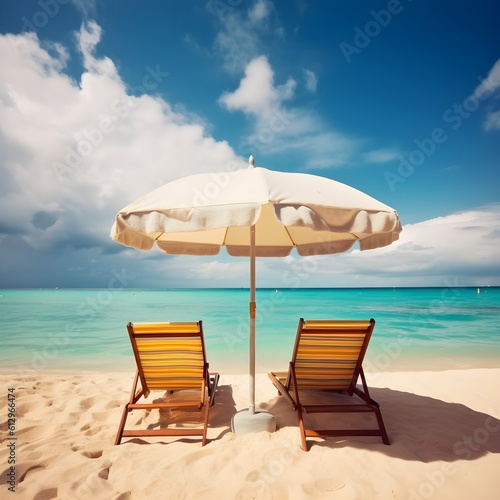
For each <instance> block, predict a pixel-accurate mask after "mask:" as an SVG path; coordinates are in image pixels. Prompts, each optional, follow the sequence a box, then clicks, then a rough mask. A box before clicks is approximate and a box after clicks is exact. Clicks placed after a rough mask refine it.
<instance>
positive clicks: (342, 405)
mask: <svg viewBox="0 0 500 500" xmlns="http://www.w3.org/2000/svg"><path fill="white" fill-rule="evenodd" d="M374 327H375V320H374V319H371V320H370V321H352V320H348V321H333V320H332V321H325V320H313V321H304V320H303V319H302V318H301V319H300V321H299V326H298V330H297V337H296V339H295V347H294V350H293V354H292V361H291V362H290V365H289V369H288V372H271V373H269V374H268V375H269V378H270V379H271V381H272V382H273V384H274V385H275V386H276V388H277V389H278V391H279V394H280V395H282V396H284V397H285V398H286V400H287V401H288V402H289V403H290V404H291V405H292V407H293V409H294V410H295V411H296V412H297V417H298V420H299V430H300V435H301V445H302V449H303V450H305V451H307V442H306V438H308V437H319V436H380V437H381V438H382V441H383V442H384V444H389V439H388V437H387V432H386V430H385V426H384V421H383V420H382V414H381V413H380V408H379V405H378V403H377V402H376V401H374V400H373V399H372V398H371V397H370V393H369V391H368V386H367V385H366V379H365V375H364V373H363V367H362V363H363V358H364V356H365V353H366V349H367V348H368V343H369V342H370V337H371V335H372V332H373V328H374ZM358 377H360V378H361V388H360V387H358V386H357V382H358ZM343 391H345V393H346V394H348V395H349V396H354V395H356V396H359V399H358V398H355V399H356V401H355V402H353V403H351V400H350V399H349V398H347V403H346V402H345V399H346V398H345V397H342V400H343V401H342V402H339V401H338V399H339V395H336V396H337V397H335V396H334V395H329V396H328V397H327V398H326V400H325V398H324V397H323V398H321V399H322V401H321V402H318V400H319V399H320V396H325V395H327V394H328V393H331V392H343ZM311 395H313V396H315V398H313V400H312V401H311V402H310V403H304V402H303V400H305V399H309V400H310V399H311V398H310V397H308V396H311ZM330 396H331V397H330ZM301 397H302V400H301ZM335 400H337V401H335ZM335 412H343V413H350V412H372V413H374V414H375V417H376V420H377V428H376V429H366V428H363V429H357V428H356V429H352V428H350V429H308V428H306V425H305V422H304V413H305V414H308V413H335Z"/></svg>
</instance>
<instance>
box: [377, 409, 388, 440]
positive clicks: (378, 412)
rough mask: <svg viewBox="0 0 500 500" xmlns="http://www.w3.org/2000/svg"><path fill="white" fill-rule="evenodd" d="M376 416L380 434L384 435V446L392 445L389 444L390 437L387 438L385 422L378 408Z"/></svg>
mask: <svg viewBox="0 0 500 500" xmlns="http://www.w3.org/2000/svg"><path fill="white" fill-rule="evenodd" d="M375 415H376V416H377V422H378V427H379V429H380V432H381V433H382V441H383V443H384V444H391V443H390V442H389V437H388V436H387V431H386V430H385V425H384V420H383V419H382V413H381V412H380V408H378V407H377V409H376V410H375Z"/></svg>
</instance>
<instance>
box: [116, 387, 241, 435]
mask: <svg viewBox="0 0 500 500" xmlns="http://www.w3.org/2000/svg"><path fill="white" fill-rule="evenodd" d="M168 398H169V395H168V394H166V393H165V394H164V395H162V396H161V397H157V398H156V399H155V400H154V402H155V403H161V402H164V401H166V400H167V399H168ZM236 411H237V410H236V403H235V401H234V399H233V388H232V387H231V386H230V385H219V386H218V387H217V391H216V393H215V400H214V404H213V406H212V407H211V408H210V417H209V422H208V430H209V437H208V440H207V443H210V441H214V440H217V439H220V438H221V437H222V436H224V435H225V434H227V433H228V432H230V426H231V418H232V416H233V415H234V414H235V413H236ZM150 413H151V412H150V410H148V411H146V412H145V413H144V414H143V415H144V418H147V417H148V416H149V414H150ZM201 420H202V415H200V414H198V413H195V412H190V411H172V410H168V409H161V410H159V412H158V420H156V421H155V422H152V423H150V424H149V425H148V427H147V428H148V429H159V428H162V427H167V426H169V425H172V424H175V425H177V426H180V427H194V426H199V425H201ZM215 429H220V432H219V434H218V435H217V436H215V435H214V430H215ZM173 441H179V442H193V439H189V438H181V437H172V438H170V439H169V441H165V439H159V440H157V441H156V442H163V443H168V442H173ZM124 442H127V443H135V444H151V440H145V439H142V438H129V439H127V440H126V441H124Z"/></svg>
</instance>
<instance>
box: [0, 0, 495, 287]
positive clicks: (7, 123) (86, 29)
mask: <svg viewBox="0 0 500 500" xmlns="http://www.w3.org/2000/svg"><path fill="white" fill-rule="evenodd" d="M499 22H500V5H499V4H498V2H495V1H492V0H490V1H486V0H484V1H479V2H475V3H472V2H456V1H452V0H444V1H440V2H433V1H431V0H427V1H425V0H421V1H418V2H417V1H411V0H388V1H387V0H386V1H373V2H352V1H347V0H345V1H340V0H339V1H335V2H330V1H326V0H325V1H314V2H313V1H306V0H290V1H287V2H285V1H275V2H272V1H270V0H204V1H197V0H193V1H190V2H165V1H160V0H149V1H143V2H139V1H131V0H120V1H119V0H107V1H99V0H95V1H84V0H79V1H76V0H74V1H69V0H45V1H44V0H38V1H29V0H27V1H23V2H13V1H3V2H1V3H0V54H1V55H0V58H1V61H2V64H1V67H0V145H1V146H0V147H1V151H2V153H1V155H0V176H1V179H2V182H1V184H0V255H1V261H0V287H56V286H60V287H107V286H111V285H110V283H114V284H116V283H117V282H118V283H120V285H119V286H123V287H130V288H144V287H153V288H157V287H159V288H170V287H192V286H205V287H211V286H215V287H223V286H236V287H240V286H243V287H245V286H248V262H247V261H246V259H236V258H230V257H228V256H227V255H226V254H225V251H224V250H223V251H222V252H221V254H220V256H218V257H216V258H214V257H210V258H209V257H206V258H194V257H187V256H186V257H182V256H179V257H169V256H165V255H162V254H160V253H159V252H156V251H152V252H147V253H143V252H138V251H133V250H130V249H126V248H124V247H122V246H120V245H118V244H116V243H114V242H112V241H111V240H110V239H109V230H110V228H111V225H112V223H113V220H114V216H115V214H116V212H117V211H118V210H119V209H121V208H122V207H124V206H125V205H127V204H128V203H129V202H130V201H132V200H133V199H135V198H136V197H138V196H140V195H142V194H144V193H146V192H148V191H150V190H152V189H154V188H155V187H157V186H159V185H161V184H162V183H164V182H168V181H169V180H173V179H175V178H178V177H181V176H184V175H188V174H192V173H197V172H209V171H221V170H222V171H223V170H224V168H225V167H226V166H227V165H228V164H230V163H231V162H234V161H244V162H246V161H247V158H248V156H249V155H250V154H253V156H254V157H255V158H256V164H257V165H259V166H264V167H267V168H270V169H275V170H285V171H291V172H307V173H311V174H317V175H322V176H325V177H330V178H333V179H336V180H338V181H341V182H345V183H346V184H349V185H351V186H353V187H356V188H357V189H360V190H362V191H365V192H367V193H368V194H370V195H372V196H374V197H375V198H377V199H379V200H381V201H383V202H384V203H386V204H388V205H390V206H392V207H393V208H395V209H396V210H397V211H398V213H399V214H400V217H401V220H402V223H403V232H402V234H401V238H400V240H399V241H398V242H397V243H395V244H393V245H391V246H390V247H386V248H383V249H378V250H372V251H367V252H359V251H357V250H354V251H352V252H349V253H347V254H343V255H334V256H325V257H313V258H309V259H301V258H299V257H298V256H297V255H295V254H292V255H291V256H290V257H288V258H286V259H267V260H265V259H262V260H259V262H258V268H257V285H258V286H263V287H264V286H270V287H276V288H280V287H284V286H285V284H284V282H283V276H285V275H289V273H290V272H296V273H297V274H298V275H299V276H300V286H452V285H453V286H457V285H458V286H465V285H467V286H469V285H470V286H487V285H500V260H499V257H498V247H499V244H500V227H499V222H500V195H499V187H500V182H499V180H500V172H499V168H500V161H499V160H500V100H499V98H500V34H499V32H498V25H499ZM117 276H118V278H117Z"/></svg>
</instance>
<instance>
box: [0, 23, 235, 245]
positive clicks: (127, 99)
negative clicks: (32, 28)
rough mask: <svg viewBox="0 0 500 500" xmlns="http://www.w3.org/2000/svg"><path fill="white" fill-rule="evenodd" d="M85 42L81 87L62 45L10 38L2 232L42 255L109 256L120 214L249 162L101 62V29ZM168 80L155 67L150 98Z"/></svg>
mask: <svg viewBox="0 0 500 500" xmlns="http://www.w3.org/2000/svg"><path fill="white" fill-rule="evenodd" d="M76 39H77V43H78V49H79V50H80V52H81V53H82V56H83V64H84V71H83V74H82V75H81V79H80V81H74V80H72V79H71V78H70V77H69V76H68V75H67V74H65V72H64V71H65V66H66V63H67V61H68V53H67V51H66V50H65V48H63V47H61V46H60V45H56V44H49V43H46V42H43V43H42V42H41V41H40V40H38V38H37V36H36V35H35V34H33V33H28V34H23V35H2V36H0V57H1V59H2V61H3V64H2V65H1V66H0V144H1V145H2V158H1V159H0V175H1V176H2V179H3V182H2V184H1V187H0V194H1V197H0V228H1V231H2V232H3V233H4V234H16V235H18V236H20V237H22V239H23V240H24V241H25V242H27V243H28V244H29V245H31V246H32V247H36V248H41V249H51V248H53V249H56V248H61V247H70V248H85V247H88V248H90V247H96V248H100V249H105V248H106V247H109V246H110V245H113V243H111V242H110V241H109V238H108V234H109V229H110V226H111V224H112V222H113V219H114V214H115V213H116V211H117V210H118V209H120V208H122V207H123V206H124V205H126V204H127V203H128V202H130V201H131V200H132V199H134V198H135V197H136V196H138V195H140V194H143V193H144V192H147V191H149V190H150V189H152V188H154V187H156V186H158V185H159V184H161V183H163V182H166V181H168V180H171V179H173V178H176V177H179V176H181V175H186V174H189V173H195V172H196V171H197V170H199V169H204V170H207V171H210V170H224V168H225V167H229V166H231V168H233V165H234V163H235V162H236V163H239V162H240V159H239V158H238V157H237V156H236V155H235V153H234V152H233V150H232V149H231V148H230V147H229V146H228V144H227V143H225V142H218V141H216V140H214V139H213V138H212V137H210V136H209V135H208V134H207V132H206V130H205V129H204V128H203V126H202V125H200V122H201V121H202V120H201V119H200V120H196V119H193V117H192V116H190V115H188V114H187V113H186V114H181V113H179V112H175V111H174V110H173V109H172V108H171V107H170V105H169V104H168V103H167V102H165V101H163V100H162V99H160V98H155V97H151V96H149V95H147V94H143V95H139V96H133V95H129V94H128V93H127V89H126V85H125V84H124V82H123V81H122V80H121V78H120V75H119V74H118V71H117V69H116V66H115V65H114V63H113V61H111V60H110V59H109V58H106V57H104V58H96V57H95V48H96V45H97V44H98V43H99V41H100V39H101V30H100V28H99V26H98V25H97V24H95V23H94V22H90V23H88V24H87V25H83V26H82V28H81V30H80V32H79V33H78V34H77V37H76ZM165 76H166V74H165V73H163V72H162V71H161V68H159V67H156V68H150V67H148V68H146V70H145V74H144V78H143V84H144V91H145V92H146V91H151V90H154V88H155V87H156V86H157V85H158V84H159V83H160V82H161V80H162V79H163V78H165ZM4 243H5V242H4Z"/></svg>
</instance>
